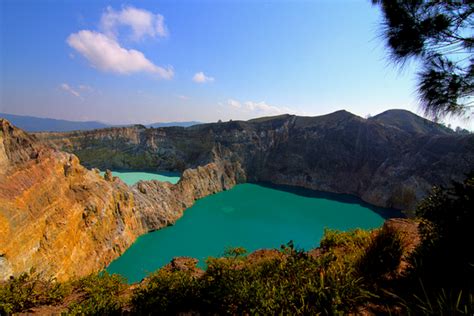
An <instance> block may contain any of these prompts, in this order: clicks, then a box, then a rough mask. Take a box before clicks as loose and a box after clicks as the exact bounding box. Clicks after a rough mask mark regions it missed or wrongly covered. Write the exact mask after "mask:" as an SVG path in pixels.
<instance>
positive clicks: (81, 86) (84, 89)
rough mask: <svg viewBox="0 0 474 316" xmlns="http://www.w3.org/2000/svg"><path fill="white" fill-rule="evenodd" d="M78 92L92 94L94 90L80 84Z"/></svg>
mask: <svg viewBox="0 0 474 316" xmlns="http://www.w3.org/2000/svg"><path fill="white" fill-rule="evenodd" d="M78 88H79V90H83V91H87V92H93V91H94V88H92V87H91V86H88V85H86V84H80V85H79V86H78Z"/></svg>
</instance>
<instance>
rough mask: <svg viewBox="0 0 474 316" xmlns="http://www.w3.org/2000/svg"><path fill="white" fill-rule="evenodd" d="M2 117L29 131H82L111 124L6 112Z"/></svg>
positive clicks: (1, 114)
mask: <svg viewBox="0 0 474 316" xmlns="http://www.w3.org/2000/svg"><path fill="white" fill-rule="evenodd" d="M0 117H2V118H5V119H7V120H9V121H10V122H11V123H12V124H13V125H15V126H16V127H19V128H21V129H23V130H25V131H27V132H68V131H79V130H81V131H82V130H89V129H96V128H104V127H109V126H110V125H107V124H105V123H101V122H96V121H88V122H76V121H66V120H57V119H50V118H41V117H34V116H23V115H13V114H6V113H0Z"/></svg>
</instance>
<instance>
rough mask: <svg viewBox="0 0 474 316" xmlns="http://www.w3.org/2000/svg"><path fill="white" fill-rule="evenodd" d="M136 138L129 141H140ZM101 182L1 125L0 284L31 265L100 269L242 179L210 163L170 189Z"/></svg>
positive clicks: (57, 270)
mask: <svg viewBox="0 0 474 316" xmlns="http://www.w3.org/2000/svg"><path fill="white" fill-rule="evenodd" d="M134 135H135V136H136V135H139V133H135V134H133V133H131V134H127V137H128V138H129V139H131V141H135V142H138V141H137V140H136V139H134V138H133V137H134ZM106 178H107V180H105V179H104V178H102V177H101V176H100V175H99V174H98V172H94V171H90V170H88V169H86V168H84V167H83V166H82V165H81V164H80V163H79V160H78V159H77V157H76V156H75V155H73V154H69V153H65V152H62V151H59V150H57V149H53V148H51V147H49V146H47V145H45V144H43V143H42V142H40V141H39V140H38V139H37V138H36V137H34V136H30V135H28V134H26V133H24V132H23V131H21V130H19V129H17V128H15V127H13V126H12V125H11V124H9V123H8V122H7V121H6V120H3V119H0V280H1V279H5V278H7V277H9V276H10V275H12V274H18V273H21V272H25V271H28V270H29V269H30V268H32V267H34V268H35V269H36V271H38V272H40V273H42V274H43V275H44V276H45V277H50V276H54V277H56V278H58V279H59V280H65V279H68V278H70V277H72V276H82V275H87V274H90V273H92V272H95V271H98V270H100V269H102V268H103V267H105V266H106V265H108V264H109V263H110V262H111V261H112V260H113V259H114V258H116V257H117V256H119V255H120V254H121V253H123V251H124V250H125V249H127V247H129V246H130V245H131V244H132V243H133V242H134V241H135V239H136V238H137V237H138V236H140V235H141V234H143V233H145V232H148V231H150V230H155V229H158V228H161V227H163V226H165V225H168V224H169V223H172V222H174V221H175V220H176V219H177V218H179V217H180V216H181V215H182V212H183V210H184V209H185V208H187V207H189V206H191V205H192V204H193V203H194V201H195V200H196V199H198V198H201V197H203V196H206V195H208V194H212V193H215V192H218V191H221V190H225V189H229V188H230V187H232V186H233V185H235V184H236V183H237V182H239V181H245V174H244V173H243V170H242V169H241V168H240V166H239V164H238V163H230V162H227V161H218V160H216V161H215V162H214V163H211V164H207V165H205V166H203V167H199V168H198V169H196V170H186V171H185V172H184V174H183V177H182V180H181V181H180V182H179V183H178V184H176V185H171V184H169V183H161V182H156V181H155V182H150V183H146V182H141V183H139V184H138V185H136V186H134V187H133V188H130V187H128V186H127V185H125V184H124V183H123V182H122V181H121V180H119V179H118V178H115V177H110V176H108V177H106Z"/></svg>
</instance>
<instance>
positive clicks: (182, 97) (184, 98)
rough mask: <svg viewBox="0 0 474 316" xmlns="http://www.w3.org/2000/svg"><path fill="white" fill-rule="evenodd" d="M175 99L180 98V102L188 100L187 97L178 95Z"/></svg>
mask: <svg viewBox="0 0 474 316" xmlns="http://www.w3.org/2000/svg"><path fill="white" fill-rule="evenodd" d="M177 97H178V98H180V99H181V100H189V97H188V96H185V95H178V96H177Z"/></svg>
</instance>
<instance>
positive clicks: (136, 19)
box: [100, 6, 168, 41]
mask: <svg viewBox="0 0 474 316" xmlns="http://www.w3.org/2000/svg"><path fill="white" fill-rule="evenodd" d="M122 25H125V26H129V27H130V28H131V29H132V39H133V40H136V41H138V40H140V39H142V38H144V37H145V36H150V37H156V36H160V37H165V36H167V35H168V30H167V28H166V25H165V19H164V17H163V16H162V15H161V14H153V13H152V12H150V11H147V10H143V9H137V8H134V7H132V6H127V7H123V8H122V10H120V11H115V10H114V9H113V8H111V7H108V8H107V10H106V11H105V12H104V13H103V14H102V17H101V19H100V28H101V30H102V31H103V32H104V33H105V34H106V35H107V36H109V37H113V38H115V37H117V33H118V30H119V28H120V26H122Z"/></svg>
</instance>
